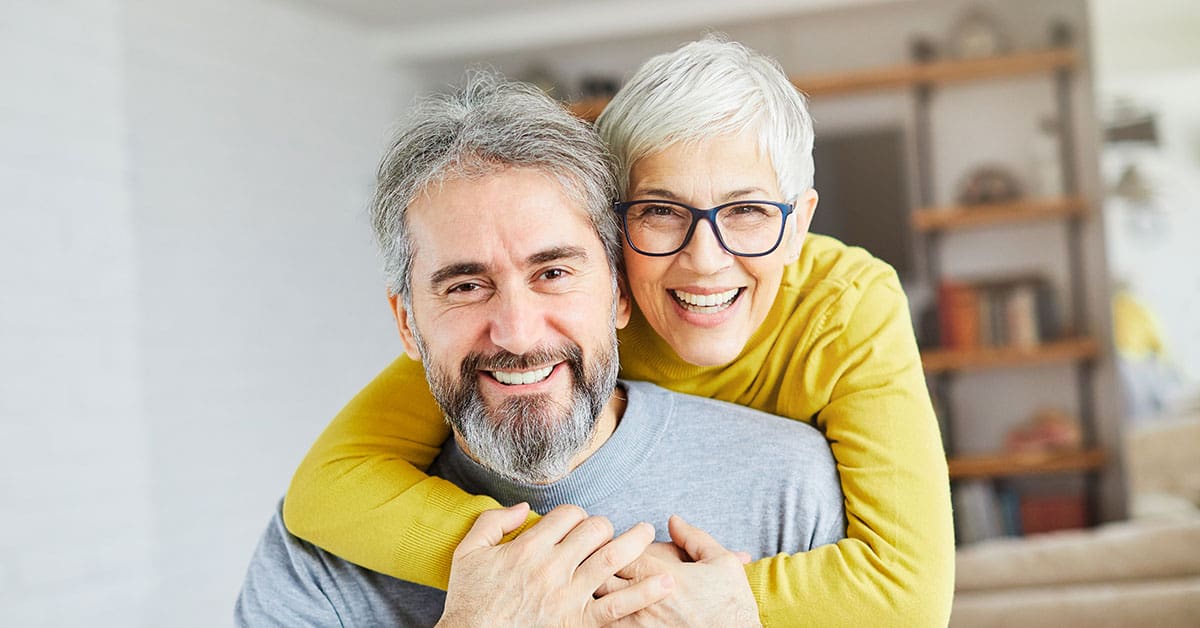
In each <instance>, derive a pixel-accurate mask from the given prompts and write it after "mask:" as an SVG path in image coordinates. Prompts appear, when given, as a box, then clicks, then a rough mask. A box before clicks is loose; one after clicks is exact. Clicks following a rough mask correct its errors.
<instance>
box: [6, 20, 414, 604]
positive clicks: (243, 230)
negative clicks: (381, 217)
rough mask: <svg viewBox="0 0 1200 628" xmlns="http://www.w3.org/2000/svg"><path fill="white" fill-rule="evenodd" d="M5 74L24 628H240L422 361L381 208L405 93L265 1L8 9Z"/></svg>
mask: <svg viewBox="0 0 1200 628" xmlns="http://www.w3.org/2000/svg"><path fill="white" fill-rule="evenodd" d="M0 71H2V76H3V83H4V89H3V90H2V91H0V190H2V191H0V207H2V208H3V214H2V222H0V294H3V295H4V296H3V300H4V306H3V307H2V308H0V459H2V460H3V462H0V470H2V475H0V478H2V481H0V501H2V503H4V504H5V506H4V514H3V515H2V516H0V625H6V626H7V625H14V626H15V625H20V626H68V625H71V626H74V625H98V626H107V625H113V626H116V625H120V626H127V625H146V626H197V627H200V626H205V627H207V626H217V625H227V624H228V623H229V621H230V612H231V607H232V604H233V601H234V596H235V595H236V592H237V590H238V587H239V585H240V583H241V578H242V575H243V574H244V570H245V566H246V563H247V561H248V560H249V558H250V554H251V552H252V550H253V547H254V544H255V542H256V540H257V538H258V535H259V534H260V533H261V531H262V529H263V528H264V526H265V525H266V522H267V520H268V518H269V516H270V514H271V510H272V508H273V506H274V504H275V503H276V501H277V500H278V498H279V497H280V496H281V495H282V494H283V491H284V489H285V488H286V483H287V480H288V478H289V477H290V474H291V471H292V470H293V469H294V467H295V464H296V463H297V462H298V461H299V458H300V456H301V455H303V453H304V451H305V449H306V448H307V445H308V444H309V443H310V442H311V441H312V439H313V438H314V437H315V435H316V433H317V432H318V430H319V429H320V428H321V427H322V426H324V424H325V423H326V422H327V421H328V419H329V418H330V417H331V416H332V415H333V413H334V412H336V410H337V409H338V408H340V407H341V405H342V404H343V403H344V402H345V401H346V400H348V399H349V398H350V396H351V395H353V393H354V392H356V391H357V389H358V388H359V387H361V386H362V385H363V384H365V383H366V382H367V381H368V380H369V379H370V377H371V376H372V375H373V374H374V373H375V372H377V371H378V370H379V369H380V368H381V367H382V366H383V365H384V364H386V362H387V361H388V360H390V359H391V358H392V357H393V356H394V355H396V354H397V353H398V351H399V344H398V342H397V341H396V340H395V333H394V331H393V326H392V323H391V321H390V318H389V315H388V312H387V309H386V307H385V306H384V302H383V287H382V286H383V282H382V278H381V274H380V272H379V270H378V266H377V264H376V262H375V257H374V252H373V243H372V241H371V238H370V233H369V229H368V227H367V226H366V222H365V219H364V217H363V210H364V207H365V205H366V202H367V199H368V197H369V193H370V190H371V186H372V183H373V173H374V167H375V164H376V162H377V160H378V158H379V155H380V154H381V151H382V148H383V146H384V145H385V141H386V137H387V131H388V127H389V126H390V124H391V122H392V119H393V115H394V113H396V112H397V111H399V110H400V109H401V108H402V106H403V104H404V103H405V102H407V100H408V99H409V97H410V96H409V94H408V89H407V88H406V82H405V80H404V77H403V75H401V74H398V73H396V72H393V71H392V70H391V69H389V64H387V63H386V62H385V61H384V60H383V59H382V57H381V56H380V55H378V54H376V53H375V52H374V51H373V50H372V49H371V48H370V46H369V44H368V37H367V36H366V33H365V32H364V31H362V30H361V27H354V26H349V25H343V24H339V23H337V22H334V21H331V20H330V19H329V18H328V17H327V16H321V17H317V16H310V15H309V14H307V13H305V12H303V11H302V10H299V9H295V8H291V7H289V6H287V5H283V4H278V3H273V2H268V1H262V0H253V1H247V0H237V1H235V0H223V1H217V2H204V3H191V2H182V1H162V0H156V1H155V2H141V1H136V0H128V1H124V2H122V1H119V0H110V1H108V2H92V1H86V2H85V1H82V0H75V1H68V0H58V1H55V2H34V1H32V0H29V1H24V2H17V3H12V2H8V3H5V4H4V5H3V8H2V9H0Z"/></svg>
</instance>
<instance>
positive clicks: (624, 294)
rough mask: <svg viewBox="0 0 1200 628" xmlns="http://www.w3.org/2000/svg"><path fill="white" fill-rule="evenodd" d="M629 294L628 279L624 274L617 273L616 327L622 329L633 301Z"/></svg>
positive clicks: (627, 320)
mask: <svg viewBox="0 0 1200 628" xmlns="http://www.w3.org/2000/svg"><path fill="white" fill-rule="evenodd" d="M632 298H633V297H631V296H629V280H628V279H626V278H625V275H624V274H618V275H617V321H616V322H617V329H624V328H625V326H626V325H628V324H629V311H630V309H631V308H632V307H633V301H632Z"/></svg>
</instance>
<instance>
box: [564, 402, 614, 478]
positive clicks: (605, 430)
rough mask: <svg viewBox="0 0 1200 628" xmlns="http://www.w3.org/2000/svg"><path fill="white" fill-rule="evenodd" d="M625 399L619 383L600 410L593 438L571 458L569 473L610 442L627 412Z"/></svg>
mask: <svg viewBox="0 0 1200 628" xmlns="http://www.w3.org/2000/svg"><path fill="white" fill-rule="evenodd" d="M625 399H626V397H625V390H624V389H623V388H621V386H620V385H617V387H616V388H615V389H614V390H613V394H612V395H611V396H609V398H608V403H606V404H604V409H603V410H601V411H600V416H598V417H596V429H595V430H593V431H592V438H591V440H589V441H588V444H587V446H585V447H584V448H583V449H581V450H580V451H579V453H578V454H576V455H575V457H574V458H572V459H571V468H570V469H568V470H567V473H570V472H571V471H574V470H575V467H578V466H579V465H581V464H583V461H584V460H587V459H588V458H590V457H591V456H592V454H594V453H596V450H597V449H600V447H602V446H603V445H604V443H606V442H608V439H609V437H611V436H612V435H613V432H614V431H616V429H617V424H618V423H620V422H621V417H622V416H623V415H624V414H625ZM556 479H559V478H556ZM552 481H553V480H552Z"/></svg>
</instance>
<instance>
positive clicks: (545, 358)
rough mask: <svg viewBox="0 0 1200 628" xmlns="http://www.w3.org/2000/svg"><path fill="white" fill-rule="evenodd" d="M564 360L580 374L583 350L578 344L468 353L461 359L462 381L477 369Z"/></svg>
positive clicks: (523, 366) (522, 366) (522, 368)
mask: <svg viewBox="0 0 1200 628" xmlns="http://www.w3.org/2000/svg"><path fill="white" fill-rule="evenodd" d="M559 362H566V363H567V365H568V366H570V367H571V370H572V371H573V372H574V373H575V375H576V376H581V375H582V374H583V373H582V367H583V350H582V349H580V348H579V345H574V344H571V345H565V346H561V347H539V348H536V349H532V350H530V351H527V352H525V353H520V354H517V353H510V352H508V351H504V350H500V351H497V352H495V353H490V354H487V355H485V354H482V353H471V354H468V355H467V356H466V357H465V358H463V361H462V367H461V368H462V377H463V381H470V380H471V379H473V378H474V377H475V373H476V372H478V371H528V370H530V369H532V368H534V367H539V366H545V365H547V364H557V363H559Z"/></svg>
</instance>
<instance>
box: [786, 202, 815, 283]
mask: <svg viewBox="0 0 1200 628" xmlns="http://www.w3.org/2000/svg"><path fill="white" fill-rule="evenodd" d="M818 200H820V199H819V197H818V195H817V191H816V190H814V189H813V188H808V190H807V191H805V192H804V194H801V195H800V197H799V198H797V199H796V209H795V210H793V211H792V220H794V221H795V228H794V229H792V232H791V234H790V235H788V237H787V239H786V242H785V243H784V251H785V252H786V253H785V255H784V260H785V261H784V263H785V264H791V263H792V262H794V261H796V260H798V259H800V249H801V247H802V246H803V245H804V236H806V235H808V226H809V225H811V224H812V219H813V214H815V213H816V211H817V201H818Z"/></svg>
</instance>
